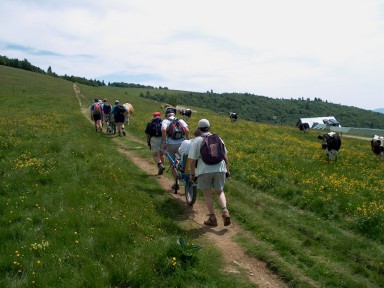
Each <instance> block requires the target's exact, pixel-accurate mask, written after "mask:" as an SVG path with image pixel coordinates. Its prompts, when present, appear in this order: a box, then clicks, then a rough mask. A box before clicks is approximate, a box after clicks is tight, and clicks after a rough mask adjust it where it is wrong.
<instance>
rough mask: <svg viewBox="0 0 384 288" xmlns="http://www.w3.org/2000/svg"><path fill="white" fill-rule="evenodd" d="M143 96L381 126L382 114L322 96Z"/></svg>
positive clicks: (284, 120)
mask: <svg viewBox="0 0 384 288" xmlns="http://www.w3.org/2000/svg"><path fill="white" fill-rule="evenodd" d="M141 96H142V97H145V98H150V99H153V100H156V101H160V102H165V103H169V104H172V105H176V104H180V105H184V106H195V107H202V108H206V109H210V110H212V111H215V112H218V113H222V114H225V115H229V112H236V113H237V114H238V116H239V118H241V119H246V120H250V121H256V122H263V123H270V124H281V125H289V126H292V125H293V126H294V125H296V123H297V122H298V120H299V118H306V117H326V116H334V117H335V118H336V119H337V120H338V121H339V122H340V124H341V126H344V127H356V128H374V129H384V114H382V113H378V112H373V111H370V110H365V109H361V108H357V107H352V106H346V105H340V104H333V103H329V102H325V101H322V100H321V99H315V100H310V99H303V98H302V99H273V98H269V97H265V96H258V95H254V94H249V93H244V94H240V93H222V94H217V93H213V92H207V93H194V92H182V91H180V92H175V93H173V94H170V92H169V91H165V92H164V91H162V92H161V93H159V91H147V92H146V93H145V94H144V93H142V94H141Z"/></svg>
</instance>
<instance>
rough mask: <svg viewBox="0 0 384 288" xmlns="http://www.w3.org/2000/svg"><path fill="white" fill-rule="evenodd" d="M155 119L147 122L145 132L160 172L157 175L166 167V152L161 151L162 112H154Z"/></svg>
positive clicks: (161, 173)
mask: <svg viewBox="0 0 384 288" xmlns="http://www.w3.org/2000/svg"><path fill="white" fill-rule="evenodd" d="M152 115H153V119H152V120H151V121H150V122H149V123H148V124H147V127H146V128H145V134H147V144H148V146H149V149H150V150H151V151H152V157H153V160H154V161H155V162H156V164H157V167H158V168H159V172H158V173H157V175H163V172H164V170H165V167H164V153H163V151H161V139H162V131H161V127H162V122H163V119H161V113H160V112H154V113H153V114H152Z"/></svg>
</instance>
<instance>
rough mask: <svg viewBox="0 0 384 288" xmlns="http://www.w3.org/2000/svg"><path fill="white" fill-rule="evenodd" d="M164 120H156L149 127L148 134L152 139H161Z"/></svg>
mask: <svg viewBox="0 0 384 288" xmlns="http://www.w3.org/2000/svg"><path fill="white" fill-rule="evenodd" d="M162 122H163V119H161V118H155V119H153V120H152V121H151V123H149V125H148V134H149V136H151V137H159V136H161V134H162V133H161V126H162Z"/></svg>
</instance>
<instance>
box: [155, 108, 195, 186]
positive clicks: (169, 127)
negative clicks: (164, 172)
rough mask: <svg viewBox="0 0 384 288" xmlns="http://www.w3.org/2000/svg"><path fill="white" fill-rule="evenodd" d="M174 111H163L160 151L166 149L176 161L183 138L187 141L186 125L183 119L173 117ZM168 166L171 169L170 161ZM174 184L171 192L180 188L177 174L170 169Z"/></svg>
mask: <svg viewBox="0 0 384 288" xmlns="http://www.w3.org/2000/svg"><path fill="white" fill-rule="evenodd" d="M175 114H176V109H175V108H173V107H168V108H166V109H165V117H166V119H164V120H163V123H162V127H161V131H162V141H161V143H162V149H165V148H166V149H167V151H168V153H169V154H170V155H171V157H172V158H173V159H176V155H177V154H178V150H179V147H180V144H181V142H183V140H184V138H186V139H189V129H188V124H187V123H185V121H184V120H183V119H178V118H176V117H175ZM169 165H170V166H171V167H172V161H171V160H169ZM171 171H172V176H173V179H175V183H174V184H173V185H172V190H178V189H179V188H180V187H179V185H178V184H176V179H177V178H176V177H177V173H176V171H175V170H174V169H171Z"/></svg>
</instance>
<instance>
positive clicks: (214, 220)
mask: <svg viewBox="0 0 384 288" xmlns="http://www.w3.org/2000/svg"><path fill="white" fill-rule="evenodd" d="M204 224H205V225H207V226H213V227H217V219H216V218H215V219H213V220H212V219H211V217H209V218H208V220H207V221H204Z"/></svg>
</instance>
